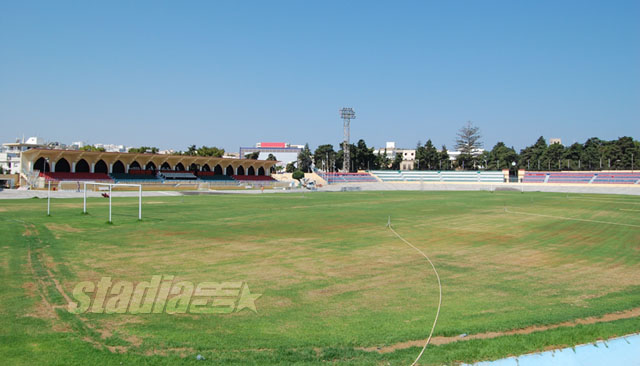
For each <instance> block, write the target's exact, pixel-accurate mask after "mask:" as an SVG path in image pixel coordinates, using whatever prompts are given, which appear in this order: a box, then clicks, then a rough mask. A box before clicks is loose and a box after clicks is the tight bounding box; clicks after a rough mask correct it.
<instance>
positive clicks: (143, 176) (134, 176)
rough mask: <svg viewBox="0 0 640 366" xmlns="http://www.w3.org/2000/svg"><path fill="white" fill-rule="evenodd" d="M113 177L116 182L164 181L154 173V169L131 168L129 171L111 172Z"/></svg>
mask: <svg viewBox="0 0 640 366" xmlns="http://www.w3.org/2000/svg"><path fill="white" fill-rule="evenodd" d="M111 178H113V180H114V181H116V183H118V182H120V183H132V182H139V183H152V182H160V181H162V180H161V179H159V178H158V177H156V176H155V174H153V171H150V170H130V171H129V173H128V174H127V173H111Z"/></svg>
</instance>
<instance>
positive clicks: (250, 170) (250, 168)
mask: <svg viewBox="0 0 640 366" xmlns="http://www.w3.org/2000/svg"><path fill="white" fill-rule="evenodd" d="M247 175H256V170H255V169H253V167H252V166H250V167H249V169H247Z"/></svg>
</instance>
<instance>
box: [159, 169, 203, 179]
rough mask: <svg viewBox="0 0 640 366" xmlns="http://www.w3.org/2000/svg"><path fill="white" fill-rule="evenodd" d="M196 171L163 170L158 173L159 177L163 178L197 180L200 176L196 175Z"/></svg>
mask: <svg viewBox="0 0 640 366" xmlns="http://www.w3.org/2000/svg"><path fill="white" fill-rule="evenodd" d="M193 173H194V172H189V171H186V170H161V171H160V172H159V173H158V177H160V178H163V179H170V180H196V179H198V177H196V176H195V175H194V174H193Z"/></svg>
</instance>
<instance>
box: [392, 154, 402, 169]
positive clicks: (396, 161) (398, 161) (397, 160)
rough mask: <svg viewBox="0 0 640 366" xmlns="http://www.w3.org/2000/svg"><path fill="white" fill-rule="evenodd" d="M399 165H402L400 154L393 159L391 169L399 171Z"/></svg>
mask: <svg viewBox="0 0 640 366" xmlns="http://www.w3.org/2000/svg"><path fill="white" fill-rule="evenodd" d="M401 163H402V154H401V153H397V154H396V157H395V159H393V163H391V169H393V170H400V164H401Z"/></svg>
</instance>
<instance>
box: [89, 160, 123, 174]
mask: <svg viewBox="0 0 640 366" xmlns="http://www.w3.org/2000/svg"><path fill="white" fill-rule="evenodd" d="M100 161H102V160H100ZM97 167H98V164H96V168H97ZM111 173H124V164H122V162H121V161H120V160H118V161H116V162H115V163H113V168H111Z"/></svg>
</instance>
